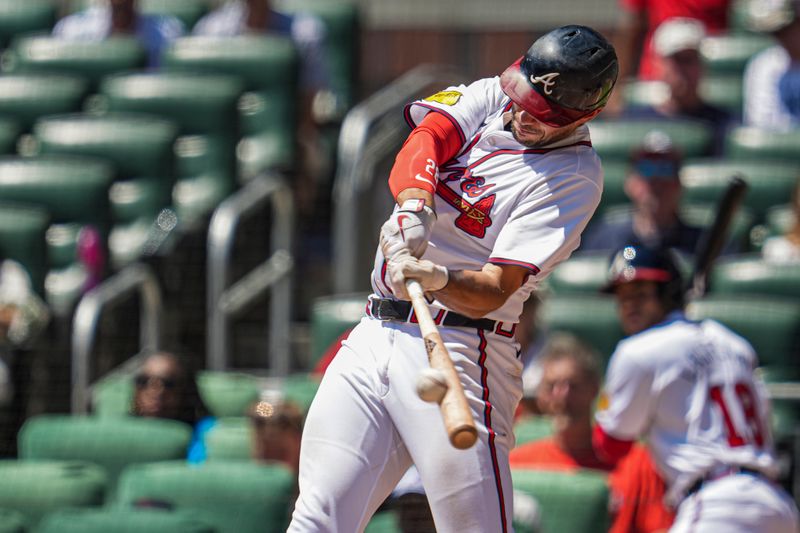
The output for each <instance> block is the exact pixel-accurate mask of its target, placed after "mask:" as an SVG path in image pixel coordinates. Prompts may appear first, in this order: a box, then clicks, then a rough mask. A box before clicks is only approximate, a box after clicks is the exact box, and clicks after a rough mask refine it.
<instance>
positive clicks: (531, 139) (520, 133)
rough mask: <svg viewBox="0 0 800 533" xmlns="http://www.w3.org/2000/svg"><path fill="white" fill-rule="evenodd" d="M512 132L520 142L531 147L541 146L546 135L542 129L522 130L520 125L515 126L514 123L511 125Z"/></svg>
mask: <svg viewBox="0 0 800 533" xmlns="http://www.w3.org/2000/svg"><path fill="white" fill-rule="evenodd" d="M511 134H512V135H513V136H514V139H515V140H516V141H517V142H518V143H520V144H521V145H523V146H527V147H529V148H535V147H537V146H539V145H540V144H541V142H542V139H543V137H544V134H543V133H542V132H541V131H533V130H520V128H519V127H517V126H514V125H513V124H512V126H511Z"/></svg>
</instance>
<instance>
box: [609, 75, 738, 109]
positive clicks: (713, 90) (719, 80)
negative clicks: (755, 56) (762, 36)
mask: <svg viewBox="0 0 800 533" xmlns="http://www.w3.org/2000/svg"><path fill="white" fill-rule="evenodd" d="M623 91H624V99H625V102H626V104H627V105H629V106H631V107H652V106H657V105H658V104H660V103H662V102H664V101H665V100H666V99H667V98H668V97H669V87H668V86H667V84H666V83H664V82H661V81H656V80H646V81H645V80H634V81H631V82H629V83H626V84H625V86H624V88H623ZM698 92H699V93H700V96H701V97H702V98H703V100H705V101H706V102H708V103H709V104H712V105H714V106H717V107H720V108H722V109H725V110H727V111H728V112H729V113H731V115H733V116H734V117H736V116H739V115H741V114H742V105H743V102H744V91H743V85H742V76H741V74H730V73H720V74H717V73H706V75H705V76H703V78H702V79H701V80H700V86H699V87H698Z"/></svg>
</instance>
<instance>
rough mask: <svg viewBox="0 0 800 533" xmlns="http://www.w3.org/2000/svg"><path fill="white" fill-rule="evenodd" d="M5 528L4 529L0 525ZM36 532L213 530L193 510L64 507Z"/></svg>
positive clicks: (176, 532)
mask: <svg viewBox="0 0 800 533" xmlns="http://www.w3.org/2000/svg"><path fill="white" fill-rule="evenodd" d="M0 531H2V529H0ZM36 532H37V533H143V532H147V533H214V532H215V529H214V528H213V527H212V526H211V525H209V524H206V523H204V522H202V521H200V520H198V519H197V518H195V517H194V516H192V514H191V513H187V512H179V511H167V510H160V509H113V508H110V509H109V508H106V509H62V510H60V511H56V512H53V513H50V514H49V515H47V516H46V517H45V518H44V519H43V520H42V522H41V523H40V524H39V527H38V528H37V529H36Z"/></svg>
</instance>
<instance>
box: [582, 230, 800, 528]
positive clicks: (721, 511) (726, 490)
mask: <svg viewBox="0 0 800 533" xmlns="http://www.w3.org/2000/svg"><path fill="white" fill-rule="evenodd" d="M605 290H606V291H609V292H613V293H614V295H615V297H616V300H617V304H618V306H619V315H620V320H621V322H622V327H623V330H624V331H625V333H626V334H628V335H630V337H628V338H626V339H624V340H623V341H621V342H620V343H619V344H618V345H617V349H616V351H615V352H614V354H613V355H612V357H611V361H610V362H609V367H608V370H607V373H606V383H605V395H606V399H605V402H604V403H606V407H605V408H604V409H603V410H601V411H599V412H598V413H597V415H596V417H597V422H598V425H597V426H595V434H594V446H595V448H596V450H597V451H598V454H600V455H601V457H605V458H606V459H607V460H609V461H611V462H614V461H616V460H618V459H619V458H621V457H622V456H624V455H625V454H626V453H627V451H628V450H629V449H630V447H631V445H632V443H633V441H635V440H636V439H637V438H639V437H645V438H646V440H647V443H648V446H649V448H650V450H651V453H652V455H653V458H654V459H655V462H656V464H657V466H658V468H659V470H660V471H661V473H662V476H663V477H664V480H665V481H666V483H667V487H668V491H667V501H668V503H670V504H671V505H673V506H674V507H676V508H677V517H676V519H675V523H674V525H673V527H672V529H670V531H671V532H688V531H692V532H699V533H703V532H718V531H725V532H726V533H727V532H733V533H738V532H741V533H745V532H747V533H752V532H769V533H784V532H785V533H796V532H797V531H798V529H797V528H798V518H797V509H796V507H795V505H794V502H793V501H792V500H791V499H790V498H789V496H788V495H787V494H786V493H785V492H784V491H783V490H782V489H781V488H780V487H779V486H778V485H776V484H775V483H774V482H773V481H771V479H772V478H774V476H775V474H776V464H775V458H774V455H773V450H772V441H771V436H770V431H769V429H770V428H769V406H768V399H767V396H766V392H765V390H764V386H763V383H761V382H760V380H758V379H757V378H756V376H755V375H754V372H753V371H754V369H755V368H756V366H757V364H758V362H757V359H756V354H755V352H754V351H753V348H752V346H750V344H749V343H748V342H747V341H746V340H745V339H743V338H741V337H739V336H738V335H736V334H735V333H733V332H732V331H730V330H729V329H727V328H726V327H724V326H723V325H721V324H720V323H718V322H716V321H713V320H703V321H701V322H692V321H689V320H687V319H686V317H685V316H684V314H683V306H684V301H683V290H684V286H683V284H682V280H681V274H680V271H679V270H678V267H677V264H676V262H675V260H674V259H673V256H672V255H670V253H669V252H668V251H665V250H658V249H650V248H645V247H642V246H627V247H624V248H622V249H621V250H619V251H618V252H617V253H616V254H615V255H614V257H613V259H612V262H611V266H610V270H609V281H608V284H607V285H606V287H605Z"/></svg>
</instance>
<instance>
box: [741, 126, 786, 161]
mask: <svg viewBox="0 0 800 533" xmlns="http://www.w3.org/2000/svg"><path fill="white" fill-rule="evenodd" d="M798 146H800V129H797V130H793V131H790V132H775V131H765V130H759V129H756V128H752V127H747V126H739V127H737V128H734V129H732V130H731V131H730V132H729V133H728V135H727V137H726V139H725V155H726V156H727V157H729V158H732V159H737V160H738V159H747V160H760V161H763V160H768V161H786V162H789V163H794V164H800V150H798V149H797V147H798Z"/></svg>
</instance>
